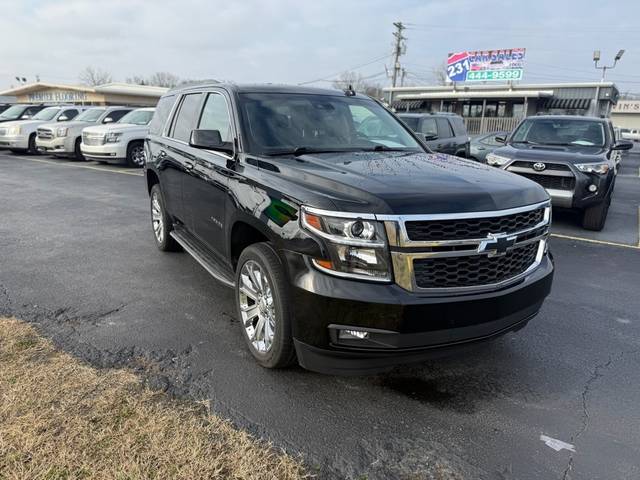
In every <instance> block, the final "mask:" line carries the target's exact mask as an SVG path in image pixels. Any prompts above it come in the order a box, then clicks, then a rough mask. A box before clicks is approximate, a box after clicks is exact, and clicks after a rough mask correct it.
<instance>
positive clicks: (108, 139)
mask: <svg viewBox="0 0 640 480" xmlns="http://www.w3.org/2000/svg"><path fill="white" fill-rule="evenodd" d="M120 137H122V133H113V132H112V133H107V135H106V136H105V137H104V141H105V143H118V142H119V141H120Z"/></svg>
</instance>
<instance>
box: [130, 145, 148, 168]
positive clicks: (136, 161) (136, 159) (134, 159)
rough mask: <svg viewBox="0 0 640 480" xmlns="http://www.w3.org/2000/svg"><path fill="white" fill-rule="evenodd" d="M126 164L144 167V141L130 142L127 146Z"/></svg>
mask: <svg viewBox="0 0 640 480" xmlns="http://www.w3.org/2000/svg"><path fill="white" fill-rule="evenodd" d="M127 165H128V166H130V167H137V168H142V167H144V143H142V142H131V143H130V144H129V146H128V147H127Z"/></svg>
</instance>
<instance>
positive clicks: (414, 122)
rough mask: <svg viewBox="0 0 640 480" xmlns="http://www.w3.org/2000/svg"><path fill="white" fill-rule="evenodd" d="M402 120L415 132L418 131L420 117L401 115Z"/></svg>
mask: <svg viewBox="0 0 640 480" xmlns="http://www.w3.org/2000/svg"><path fill="white" fill-rule="evenodd" d="M400 120H402V121H403V122H404V123H405V124H406V125H407V127H409V128H410V129H411V130H413V131H414V132H417V131H418V123H420V118H419V117H400Z"/></svg>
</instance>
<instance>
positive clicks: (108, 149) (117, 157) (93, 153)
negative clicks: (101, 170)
mask: <svg viewBox="0 0 640 480" xmlns="http://www.w3.org/2000/svg"><path fill="white" fill-rule="evenodd" d="M80 149H81V150H82V154H83V155H84V157H85V158H86V159H87V160H97V161H101V162H115V161H118V162H121V161H123V160H125V159H126V158H127V147H126V145H123V144H121V143H106V144H104V145H86V144H85V143H84V142H83V143H81V144H80Z"/></svg>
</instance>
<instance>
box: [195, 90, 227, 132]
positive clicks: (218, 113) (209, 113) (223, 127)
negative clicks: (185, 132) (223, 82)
mask: <svg viewBox="0 0 640 480" xmlns="http://www.w3.org/2000/svg"><path fill="white" fill-rule="evenodd" d="M198 128H199V129H201V130H218V131H219V132H220V137H221V138H222V141H223V142H225V143H231V142H232V141H233V132H232V131H231V120H230V119H229V109H228V108H227V101H226V100H225V98H224V97H223V96H222V95H220V94H218V93H210V94H209V96H208V97H207V101H206V103H205V104H204V108H203V109H202V115H201V116H200V123H199V124H198Z"/></svg>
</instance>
